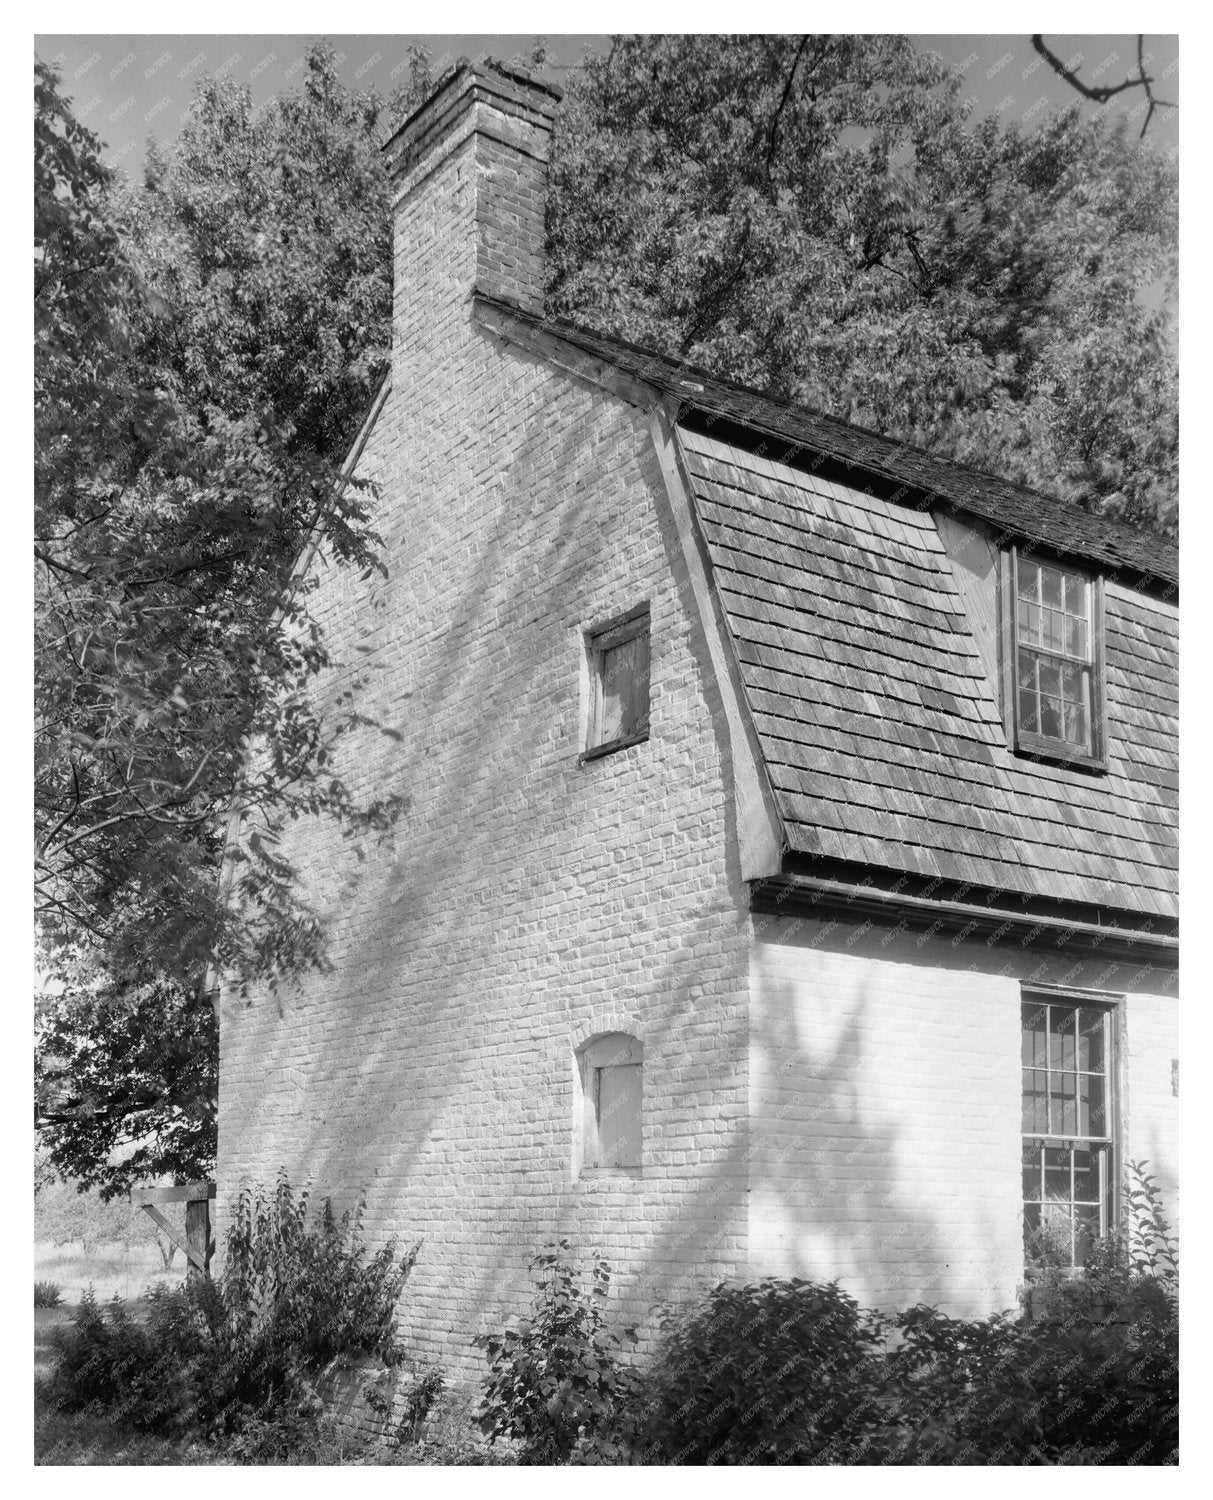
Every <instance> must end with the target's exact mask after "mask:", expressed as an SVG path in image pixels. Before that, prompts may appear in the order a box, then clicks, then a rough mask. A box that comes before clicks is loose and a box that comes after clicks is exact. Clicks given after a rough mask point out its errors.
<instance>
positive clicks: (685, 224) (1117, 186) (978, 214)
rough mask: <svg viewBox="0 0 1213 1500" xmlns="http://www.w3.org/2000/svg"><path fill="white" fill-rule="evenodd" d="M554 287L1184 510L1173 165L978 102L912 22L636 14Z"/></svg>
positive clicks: (720, 357) (814, 395) (1091, 127)
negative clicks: (750, 31) (673, 27)
mask: <svg viewBox="0 0 1213 1500" xmlns="http://www.w3.org/2000/svg"><path fill="white" fill-rule="evenodd" d="M552 176H553V186H554V192H553V195H552V199H551V204H550V209H549V241H550V252H551V276H552V281H551V287H550V297H551V304H552V308H553V310H555V311H557V312H560V313H562V314H565V315H566V316H569V317H571V318H573V319H575V320H579V321H582V322H584V323H587V324H589V325H590V326H593V327H598V328H602V329H604V330H606V331H610V332H613V333H615V334H618V335H621V336H623V337H625V338H629V339H632V340H633V341H635V342H637V343H641V344H648V345H652V346H654V347H657V348H661V349H666V350H675V351H678V352H680V353H681V354H682V355H683V356H684V357H685V358H686V359H687V360H688V361H689V362H691V363H694V364H697V365H701V366H704V367H706V368H707V369H708V370H710V371H711V372H712V373H714V374H716V375H719V376H723V377H724V378H727V379H732V380H736V381H739V382H742V383H744V384H747V385H750V386H755V387H757V388H759V389H763V390H766V391H769V392H770V393H772V394H773V395H775V396H777V397H781V398H785V399H788V400H791V401H794V402H797V403H800V404H803V405H807V406H810V407H814V408H816V409H818V410H821V411H825V412H827V413H830V414H832V415H835V416H838V417H841V418H844V419H846V420H848V421H851V422H856V423H859V424H860V425H863V426H867V427H871V428H875V429H877V430H879V431H881V432H883V433H886V434H887V435H889V436H892V437H896V438H901V439H903V440H906V441H909V442H913V443H915V444H918V445H920V446H922V447H925V448H928V449H930V450H932V451H934V452H936V453H939V454H941V455H943V456H946V457H951V458H955V459H958V460H960V461H961V462H964V463H967V464H970V465H972V466H974V467H977V468H981V469H986V470H989V471H991V472H994V473H997V474H1000V475H1002V476H1004V477H1007V478H1011V479H1017V480H1020V481H1022V482H1024V483H1027V484H1030V485H1033V486H1035V487H1037V488H1040V489H1042V490H1044V491H1046V492H1050V493H1053V494H1056V495H1059V496H1060V497H1061V498H1062V499H1063V500H1068V501H1072V502H1075V503H1078V504H1081V505H1084V506H1086V507H1088V508H1091V509H1102V510H1105V511H1108V512H1111V513H1115V514H1119V515H1122V516H1124V517H1126V518H1128V519H1129V520H1132V521H1138V522H1141V523H1143V524H1149V525H1156V526H1160V527H1161V528H1162V529H1164V530H1166V531H1173V530H1174V528H1175V524H1176V520H1175V509H1176V493H1177V478H1176V457H1177V417H1176V410H1177V382H1176V368H1175V356H1174V305H1175V288H1176V180H1175V172H1174V169H1173V168H1172V167H1171V166H1170V165H1169V164H1168V163H1167V162H1166V161H1165V160H1164V159H1163V158H1161V157H1160V156H1159V155H1156V154H1155V153H1154V152H1152V151H1151V150H1150V149H1149V143H1146V145H1144V146H1142V145H1130V144H1129V143H1128V142H1127V141H1126V138H1125V135H1124V133H1123V130H1117V129H1115V128H1113V127H1109V126H1108V125H1107V124H1106V123H1104V122H1102V121H1091V122H1084V121H1083V120H1082V119H1081V118H1080V117H1079V112H1078V109H1077V107H1075V108H1073V109H1070V110H1068V111H1064V112H1062V113H1060V114H1056V115H1053V116H1051V117H1049V118H1047V119H1045V120H1043V121H1042V122H1041V123H1040V124H1039V125H1037V126H1035V127H1034V128H1032V129H1031V130H1029V131H1019V130H1016V129H1013V128H1010V129H1005V130H1004V129H1002V128H1000V126H999V125H998V123H997V122H996V121H994V120H984V121H980V122H977V123H976V124H975V125H973V124H971V123H970V122H969V121H968V120H967V119H966V117H965V111H964V108H963V106H962V105H961V104H960V102H959V80H957V79H956V78H953V77H951V76H949V74H948V72H947V70H946V69H945V68H944V67H943V65H942V63H940V62H939V60H938V59H936V58H934V57H933V56H932V55H926V54H920V53H917V52H915V51H914V49H913V47H912V46H911V44H910V43H909V41H908V40H907V39H905V38H901V37H851V36H805V37H799V38H797V37H777V36H759V37H742V38H724V37H712V36H667V37H627V38H618V39H616V40H615V41H614V43H613V44H612V46H611V49H610V51H609V53H607V55H605V56H602V57H589V58H587V59H586V62H585V64H584V67H583V68H582V69H581V70H580V71H579V73H577V74H576V75H574V77H573V78H571V79H570V86H569V90H568V95H567V97H566V104H565V111H564V115H563V117H562V122H561V127H560V130H559V131H558V134H557V140H556V147H555V151H554V161H553V167H552Z"/></svg>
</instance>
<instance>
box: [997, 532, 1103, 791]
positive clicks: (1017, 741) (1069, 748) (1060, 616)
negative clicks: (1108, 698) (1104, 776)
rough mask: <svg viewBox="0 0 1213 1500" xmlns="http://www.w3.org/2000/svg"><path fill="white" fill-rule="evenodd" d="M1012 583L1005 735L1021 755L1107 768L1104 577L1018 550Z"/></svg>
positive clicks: (1012, 557) (1007, 628)
mask: <svg viewBox="0 0 1213 1500" xmlns="http://www.w3.org/2000/svg"><path fill="white" fill-rule="evenodd" d="M1009 583H1010V587H1009V589H1008V590H1007V593H1008V594H1009V604H1010V607H1009V609H1008V610H1007V615H1008V618H1007V619H1005V620H1004V640H1006V641H1007V643H1008V648H1009V649H1008V663H1009V664H1011V665H1012V667H1013V671H1012V673H1011V674H1010V676H1011V680H1010V682H1009V683H1008V684H1007V689H1008V690H1007V691H1006V694H1005V697H1006V699H1007V700H1009V701H1007V704H1006V706H1007V710H1008V720H1009V722H1008V726H1007V727H1008V737H1009V738H1012V739H1013V743H1014V747H1015V749H1016V750H1017V751H1019V752H1021V753H1022V754H1026V755H1037V756H1041V757H1043V758H1045V759H1048V760H1064V761H1068V762H1070V763H1072V764H1075V765H1081V766H1087V767H1089V768H1091V769H1094V770H1101V769H1103V768H1105V767H1106V764H1107V761H1106V748H1105V746H1106V733H1105V728H1104V722H1103V716H1104V692H1103V628H1102V626H1103V589H1102V579H1101V578H1099V577H1098V575H1092V574H1090V573H1087V572H1084V571H1083V570H1082V569H1081V568H1076V567H1074V566H1073V565H1071V564H1070V563H1062V562H1054V561H1052V560H1051V559H1049V558H1043V557H1036V556H1034V555H1033V554H1032V553H1030V552H1028V551H1026V550H1024V549H1023V548H1020V547H1013V548H1011V551H1010V580H1009Z"/></svg>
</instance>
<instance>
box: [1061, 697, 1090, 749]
mask: <svg viewBox="0 0 1213 1500" xmlns="http://www.w3.org/2000/svg"><path fill="white" fill-rule="evenodd" d="M1064 716H1065V731H1064V734H1063V738H1064V739H1065V741H1066V743H1067V744H1068V745H1077V746H1079V747H1081V748H1082V749H1083V750H1088V749H1090V739H1089V738H1088V735H1087V710H1086V706H1085V705H1084V704H1081V703H1078V704H1072V703H1067V704H1066V706H1065V709H1064Z"/></svg>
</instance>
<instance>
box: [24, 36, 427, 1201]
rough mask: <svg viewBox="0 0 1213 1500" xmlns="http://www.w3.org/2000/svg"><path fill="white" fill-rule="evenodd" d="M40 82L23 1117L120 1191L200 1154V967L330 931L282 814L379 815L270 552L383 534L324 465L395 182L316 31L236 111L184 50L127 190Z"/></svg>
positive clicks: (361, 390)
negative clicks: (362, 798)
mask: <svg viewBox="0 0 1213 1500" xmlns="http://www.w3.org/2000/svg"><path fill="white" fill-rule="evenodd" d="M35 103H36V120H35V375H36V384H35V426H36V431H35V440H36V475H35V489H36V516H35V536H36V545H35V553H36V565H37V583H36V610H37V614H36V627H35V628H36V640H35V646H36V661H37V680H36V726H37V728H36V751H35V778H36V783H35V817H36V838H37V873H36V900H37V913H38V920H39V930H40V938H41V941H42V944H43V948H44V952H45V954H46V964H47V968H48V972H49V973H50V975H51V976H52V978H53V979H54V981H55V985H54V986H52V989H54V988H56V987H57V990H58V993H57V998H55V999H54V1000H53V1001H48V1002H45V1003H44V1006H43V1013H42V1023H41V1038H42V1045H41V1048H40V1083H41V1085H42V1088H41V1103H42V1128H43V1135H44V1138H46V1139H47V1140H48V1141H49V1142H50V1144H51V1149H52V1154H53V1156H54V1158H55V1161H56V1164H57V1165H58V1166H59V1167H60V1168H61V1169H62V1170H65V1171H68V1172H71V1173H72V1174H73V1175H76V1176H78V1177H80V1178H82V1179H83V1180H86V1181H94V1180H95V1181H97V1182H100V1183H101V1184H102V1185H103V1187H104V1188H105V1189H106V1190H107V1191H108V1192H112V1191H117V1190H118V1189H119V1188H120V1187H121V1186H124V1185H126V1184H127V1183H129V1181H130V1180H132V1177H135V1176H139V1175H158V1174H159V1173H161V1172H165V1171H168V1172H172V1173H174V1174H176V1175H178V1176H199V1175H204V1173H205V1171H206V1170H207V1166H208V1163H209V1160H210V1159H211V1158H212V1157H213V1143H214V1102H213V1097H214V1096H213V1085H214V1016H213V1013H212V1014H210V1015H209V1017H208V1012H209V1011H210V1009H211V1005H212V999H213V997H211V996H209V995H208V994H207V993H206V985H205V984H204V976H205V975H206V974H207V973H208V972H214V971H215V970H219V969H221V970H223V971H225V972H226V973H227V974H229V975H232V976H233V977H234V978H235V979H236V980H244V981H246V982H247V981H248V980H250V979H251V978H252V977H253V976H254V975H259V976H263V977H268V978H269V979H270V980H271V982H273V981H276V980H278V979H281V978H282V977H283V976H285V975H287V974H290V973H293V972H296V971H297V970H298V969H299V968H301V967H304V966H307V965H315V964H322V963H323V961H324V957H323V934H322V933H321V932H320V930H319V927H318V924H317V922H316V920H315V918H314V916H313V914H312V913H311V912H310V911H309V910H308V909H307V908H306V906H305V905H304V904H303V903H302V901H301V899H300V897H299V895H298V893H297V890H296V886H295V881H294V872H293V870H292V869H291V868H290V866H289V865H288V864H287V863H286V862H285V861H283V860H282V859H281V857H280V856H279V854H278V853H277V849H276V843H277V838H278V835H279V833H280V831H281V829H282V828H283V826H284V824H285V822H286V821H287V820H289V819H291V818H293V817H296V816H298V815H300V814H302V813H309V814H321V815H328V816H332V817H334V818H336V819H338V820H339V821H340V822H341V823H342V824H343V825H344V827H345V828H346V829H347V831H348V832H349V833H350V835H351V836H352V837H366V836H372V837H373V836H374V835H376V834H377V833H378V832H381V831H383V830H385V829H387V828H388V827H389V826H390V825H391V823H392V821H393V819H394V817H395V815H396V813H397V811H398V809H399V805H400V803H399V799H398V798H395V797H385V798H381V799H377V800H373V801H371V802H370V803H369V804H364V805H360V804H358V803H356V802H355V799H354V798H353V796H352V794H351V792H350V790H349V788H348V787H347V786H346V785H345V783H344V782H343V781H342V780H341V779H340V778H338V777H335V776H334V775H332V773H331V771H330V770H329V767H328V762H329V758H330V755H331V752H332V746H333V743H334V740H335V739H336V738H337V737H338V736H340V735H341V734H343V733H345V732H346V731H347V730H348V729H349V728H351V727H352V726H353V725H354V724H356V723H359V722H362V720H361V719H360V717H359V716H358V715H357V714H356V713H354V712H353V711H352V710H351V708H350V702H351V701H352V700H351V696H350V695H348V694H347V695H346V696H345V697H344V698H343V700H342V701H340V702H338V703H337V704H336V706H335V707H333V706H330V709H329V711H328V712H327V714H324V715H322V713H321V710H320V707H319V700H318V695H317V694H316V693H315V692H314V691H313V685H314V684H315V682H316V680H317V679H318V677H320V676H321V674H323V673H325V672H326V671H327V670H328V669H329V668H330V667H331V666H332V665H333V663H332V662H331V661H330V657H329V654H328V651H327V649H326V646H325V643H324V641H323V638H322V635H321V633H320V630H319V628H318V627H317V625H316V623H315V622H314V621H313V620H312V619H311V618H310V616H309V614H308V607H307V605H308V597H307V596H308V588H307V585H306V584H305V583H302V582H300V581H299V580H297V579H295V578H293V576H292V569H293V565H294V563H295V561H296V559H297V557H298V556H299V554H300V551H301V549H302V547H303V546H304V545H305V543H311V544H315V545H318V546H320V547H323V548H324V549H325V551H326V552H327V553H328V555H330V556H331V557H333V558H334V559H335V560H336V561H337V562H338V563H339V564H342V565H345V566H352V567H355V568H357V569H359V570H361V571H363V572H364V573H365V572H366V571H367V570H369V569H371V568H374V567H377V566H378V562H377V556H376V542H377V538H376V537H375V536H374V534H373V533H372V531H371V530H370V528H369V526H368V524H367V519H366V509H365V500H366V495H365V491H364V489H363V488H362V487H361V486H360V485H359V484H358V483H357V482H354V481H350V480H347V479H345V478H344V477H343V476H342V474H341V468H340V466H341V463H342V460H343V458H344V454H345V450H346V449H347V447H348V444H349V441H350V439H351V437H352V435H353V434H354V433H355V432H356V430H357V427H358V425H359V423H360V422H361V420H362V418H363V417H364V415H365V410H366V407H367V405H368V404H369V400H370V397H371V395H372V393H373V391H374V389H375V386H376V385H377V383H378V380H379V378H380V377H381V375H382V372H383V369H384V365H385V361H386V349H387V331H388V323H389V317H390V280H389V277H390V255H389V254H388V243H389V241H388V235H389V206H388V188H387V182H386V178H385V175H384V173H383V170H382V168H381V166H380V163H379V160H378V152H377V139H376V136H377V122H378V117H379V113H380V110H381V104H380V102H379V101H378V100H377V99H375V98H373V97H372V96H362V95H354V94H350V93H348V92H347V91H345V90H344V89H343V88H342V87H341V86H340V84H339V82H338V80H337V78H336V75H335V68H334V63H333V59H332V56H331V54H330V53H329V52H328V51H326V50H325V49H324V48H316V49H314V50H313V51H312V53H311V54H310V55H309V59H308V74H307V77H306V80H305V85H304V88H303V90H302V92H301V93H300V94H298V95H288V96H285V97H284V98H282V99H281V100H280V101H278V102H277V103H276V104H275V105H273V106H272V107H271V108H269V109H268V110H266V111H264V112H262V113H261V114H260V115H256V114H255V113H254V111H253V110H252V106H251V101H250V98H249V96H248V93H247V91H242V90H239V89H236V88H234V87H233V86H231V85H230V84H223V83H215V82H209V83H207V84H206V85H205V86H204V87H203V88H202V89H201V90H200V92H199V96H198V99H197V101H196V104H195V110H194V115H193V118H192V120H191V122H190V123H189V125H188V126H187V128H186V130H185V132H184V134H183V137H182V140H181V142H180V144H179V146H178V148H177V150H176V152H175V153H174V154H173V156H172V157H171V158H168V159H166V158H165V157H164V156H163V155H161V154H160V153H159V152H153V153H152V156H151V159H150V163H149V172H148V175H147V180H146V182H145V184H144V186H143V188H142V189H141V190H137V191H136V190H132V189H127V188H124V187H123V185H122V184H119V183H116V182H115V181H114V180H113V179H112V178H111V176H110V174H109V173H108V172H107V171H106V170H105V168H104V166H103V165H102V163H101V160H100V154H99V149H100V148H99V143H98V142H97V141H96V139H95V138H94V137H93V136H91V135H90V134H89V133H88V132H87V131H85V130H84V129H83V128H82V127H81V126H80V125H79V124H78V122H76V121H75V120H74V118H73V117H72V115H71V112H70V109H69V107H68V105H67V102H66V101H65V100H64V99H63V98H62V96H61V95H60V93H59V90H58V84H57V80H56V79H55V77H54V75H53V73H52V72H51V70H49V69H47V68H45V67H43V66H41V65H39V67H38V70H37V74H36V95H35ZM381 727H383V728H384V729H385V730H386V732H394V731H393V730H392V728H391V726H381ZM229 832H230V833H231V834H232V837H231V838H228V837H227V835H228V834H229ZM225 842H226V852H227V861H228V863H227V871H228V875H227V881H226V884H225V885H224V886H223V887H222V888H221V883H220V880H219V872H220V861H221V858H222V857H223V854H224V850H225ZM182 1043H185V1044H187V1046H186V1052H188V1051H189V1048H191V1047H195V1046H196V1047H198V1048H201V1049H204V1050H205V1054H206V1056H205V1058H198V1059H194V1060H193V1061H191V1060H190V1058H189V1057H188V1056H186V1055H185V1054H184V1053H183V1052H182ZM208 1090H209V1099H210V1102H209V1106H206V1107H204V1105H203V1103H202V1100H203V1099H204V1097H205V1096H206V1095H207V1092H208ZM144 1137H146V1138H147V1139H146V1141H145V1143H144V1145H143V1146H141V1147H140V1150H139V1151H137V1152H136V1153H135V1154H134V1156H132V1157H129V1158H128V1161H127V1163H126V1164H125V1165H123V1166H122V1167H121V1168H116V1167H112V1166H110V1165H109V1164H108V1163H107V1152H108V1150H109V1149H110V1148H111V1147H112V1146H114V1145H116V1144H121V1143H123V1142H125V1143H128V1144H129V1143H131V1142H133V1141H136V1140H142V1139H143V1138H144Z"/></svg>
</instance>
